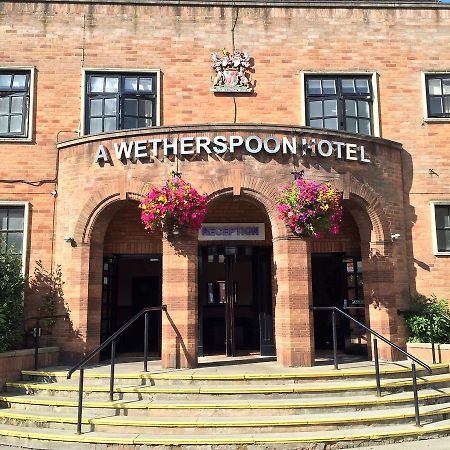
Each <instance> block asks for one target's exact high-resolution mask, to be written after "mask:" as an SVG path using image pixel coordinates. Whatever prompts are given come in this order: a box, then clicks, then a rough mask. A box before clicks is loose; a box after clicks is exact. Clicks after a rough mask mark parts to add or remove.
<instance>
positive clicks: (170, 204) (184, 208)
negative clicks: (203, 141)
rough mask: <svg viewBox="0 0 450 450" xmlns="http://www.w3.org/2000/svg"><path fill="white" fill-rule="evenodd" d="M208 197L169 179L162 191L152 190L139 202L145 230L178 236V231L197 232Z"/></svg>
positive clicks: (155, 188) (185, 184) (176, 179)
mask: <svg viewBox="0 0 450 450" xmlns="http://www.w3.org/2000/svg"><path fill="white" fill-rule="evenodd" d="M206 202H207V196H206V195H201V194H199V193H198V192H197V191H196V190H195V189H194V188H193V187H192V185H191V184H190V183H188V182H186V181H184V180H183V179H181V178H180V177H177V176H175V175H174V174H172V175H171V177H170V178H169V179H167V180H166V182H165V183H164V185H163V187H161V188H159V187H154V188H152V189H151V190H150V192H149V193H148V194H147V195H146V196H145V197H144V198H143V199H142V200H141V203H140V205H139V208H141V210H142V211H141V220H142V223H143V224H144V226H145V229H147V230H150V231H155V230H157V229H163V228H164V229H165V230H166V231H167V232H168V233H169V234H177V233H178V231H179V230H180V229H181V228H184V227H187V228H190V229H191V230H198V229H199V228H200V227H201V224H202V222H203V220H204V218H205V214H206Z"/></svg>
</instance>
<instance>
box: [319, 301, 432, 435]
mask: <svg viewBox="0 0 450 450" xmlns="http://www.w3.org/2000/svg"><path fill="white" fill-rule="evenodd" d="M311 309H312V310H313V311H331V314H332V329H333V357H334V368H335V369H338V368H339V367H338V358H337V338H336V312H338V313H339V314H341V315H343V316H344V317H346V318H347V319H349V320H351V321H353V322H354V323H356V324H357V325H358V326H360V327H361V328H363V329H364V330H366V331H367V332H368V333H370V334H372V335H373V336H375V337H376V338H377V339H380V340H381V341H383V342H384V343H385V344H388V345H390V346H391V347H392V348H394V349H395V350H397V351H398V352H400V353H402V354H403V355H405V356H406V357H407V358H409V359H411V360H412V361H413V362H412V363H411V372H412V374H411V375H412V382H413V394H414V411H415V418H416V426H418V427H419V426H420V415H419V397H418V393H417V374H416V363H417V364H419V365H420V366H422V367H423V368H424V369H425V370H426V371H427V372H428V373H429V374H432V373H433V370H432V369H431V367H430V366H429V365H428V364H426V363H424V362H423V361H421V360H420V359H419V358H416V357H415V356H414V355H411V353H409V352H407V351H405V350H403V349H402V348H400V347H399V346H398V345H397V344H394V343H393V342H391V341H390V340H389V339H387V338H385V337H384V336H382V335H381V334H380V333H378V332H376V331H375V330H373V329H372V328H370V327H368V326H366V325H364V324H363V323H361V322H360V321H359V320H357V319H355V318H354V317H352V316H350V315H349V314H347V313H346V312H344V311H342V310H341V309H339V308H338V307H336V306H312V307H311ZM377 339H374V340H373V352H374V359H375V379H376V384H377V397H381V380H380V362H379V360H378V341H377Z"/></svg>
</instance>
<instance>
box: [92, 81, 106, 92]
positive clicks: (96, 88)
mask: <svg viewBox="0 0 450 450" xmlns="http://www.w3.org/2000/svg"><path fill="white" fill-rule="evenodd" d="M103 80H104V77H91V92H103Z"/></svg>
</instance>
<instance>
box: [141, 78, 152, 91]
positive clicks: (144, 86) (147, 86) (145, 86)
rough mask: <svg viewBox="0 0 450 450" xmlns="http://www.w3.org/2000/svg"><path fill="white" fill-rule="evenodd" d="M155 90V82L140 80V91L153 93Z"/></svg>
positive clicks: (145, 79) (147, 79) (149, 79)
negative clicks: (153, 89)
mask: <svg viewBox="0 0 450 450" xmlns="http://www.w3.org/2000/svg"><path fill="white" fill-rule="evenodd" d="M152 88H153V80H152V79H151V78H140V79H139V90H140V91H146V92H151V91H152Z"/></svg>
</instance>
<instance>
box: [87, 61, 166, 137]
mask: <svg viewBox="0 0 450 450" xmlns="http://www.w3.org/2000/svg"><path fill="white" fill-rule="evenodd" d="M90 72H99V73H148V74H150V73H151V74H156V84H157V86H156V125H155V126H157V127H159V126H160V125H161V69H140V68H133V69H123V68H122V69H120V68H107V69H105V68H101V67H83V69H82V71H81V111H80V114H81V115H80V131H79V135H80V136H86V74H87V73H90ZM118 131H122V132H126V131H127V130H115V131H113V132H112V133H117V132H118Z"/></svg>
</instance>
